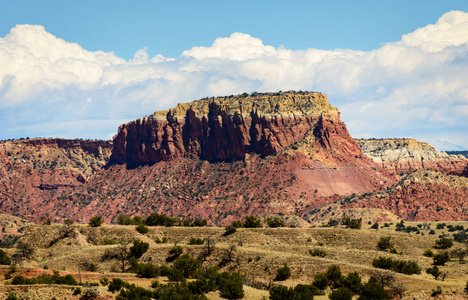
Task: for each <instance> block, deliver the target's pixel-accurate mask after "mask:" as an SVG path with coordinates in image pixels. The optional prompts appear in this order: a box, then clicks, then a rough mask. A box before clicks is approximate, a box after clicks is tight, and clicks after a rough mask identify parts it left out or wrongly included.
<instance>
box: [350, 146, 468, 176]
mask: <svg viewBox="0 0 468 300" xmlns="http://www.w3.org/2000/svg"><path fill="white" fill-rule="evenodd" d="M357 141H358V143H359V146H360V147H361V150H362V152H363V153H364V154H365V155H366V156H367V157H369V158H370V159H372V161H373V162H375V163H377V164H379V165H380V166H381V167H382V168H384V169H386V170H388V171H390V172H391V173H393V174H406V173H410V172H412V171H415V170H420V169H427V170H434V171H441V172H444V173H448V174H454V175H462V174H464V172H465V169H466V168H467V167H468V159H466V158H465V157H464V156H462V155H448V154H447V153H445V152H440V151H438V150H437V149H436V148H434V147H432V146H431V145H429V144H427V143H424V142H419V141H417V140H415V139H405V138H402V139H368V140H364V139H361V140H357Z"/></svg>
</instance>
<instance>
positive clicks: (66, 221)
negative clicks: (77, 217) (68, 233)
mask: <svg viewBox="0 0 468 300" xmlns="http://www.w3.org/2000/svg"><path fill="white" fill-rule="evenodd" d="M63 224H65V225H73V220H70V219H66V220H65V221H63Z"/></svg>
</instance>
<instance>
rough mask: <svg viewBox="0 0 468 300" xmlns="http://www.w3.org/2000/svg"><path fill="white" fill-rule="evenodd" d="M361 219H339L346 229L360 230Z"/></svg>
mask: <svg viewBox="0 0 468 300" xmlns="http://www.w3.org/2000/svg"><path fill="white" fill-rule="evenodd" d="M361 223H362V219H351V218H350V217H344V218H342V219H341V224H343V225H345V226H346V228H351V229H361Z"/></svg>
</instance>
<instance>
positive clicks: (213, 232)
mask: <svg viewBox="0 0 468 300" xmlns="http://www.w3.org/2000/svg"><path fill="white" fill-rule="evenodd" d="M395 224H396V223H392V224H387V225H385V226H384V224H383V223H380V226H379V229H378V230H375V229H369V227H370V225H365V226H364V228H363V229H361V230H352V229H346V228H343V227H336V228H307V229H306V228H255V229H254V228H240V229H238V230H237V232H236V233H234V234H232V235H229V236H224V235H223V234H224V231H225V230H224V228H207V227H204V228H203V227H202V228H186V227H150V230H149V232H148V233H147V234H144V235H143V234H140V233H138V232H136V230H135V226H115V225H112V226H109V225H103V226H101V227H98V228H92V227H88V226H85V225H74V227H73V234H71V235H70V236H68V237H64V238H59V239H58V240H57V237H58V236H60V233H59V232H60V230H61V228H62V227H63V226H64V225H59V224H55V225H51V226H44V225H36V226H32V227H30V228H29V229H28V230H27V231H25V232H24V236H23V237H22V239H21V241H23V242H25V243H29V244H31V245H33V246H34V247H35V249H36V253H35V254H34V256H33V257H32V258H31V259H29V260H26V261H24V262H23V263H22V265H21V268H19V269H18V270H17V271H16V272H15V276H16V275H23V276H26V277H33V276H38V275H40V274H44V273H50V274H51V273H52V270H57V271H59V272H60V274H61V275H66V274H71V275H72V276H74V277H75V278H76V279H77V280H78V279H80V278H81V280H82V281H83V282H92V283H98V282H99V281H100V280H101V279H103V278H104V277H106V278H108V279H112V278H122V279H123V280H126V281H129V282H131V283H135V284H136V285H138V286H142V287H145V288H148V289H149V288H150V285H151V282H152V281H153V280H154V279H153V278H139V277H137V276H136V275H135V274H133V273H121V271H119V269H120V265H119V260H116V259H103V257H106V255H105V254H106V253H109V251H112V249H114V250H115V249H118V247H119V245H120V244H119V243H120V241H121V240H122V239H123V238H125V237H129V238H132V239H133V238H137V239H140V240H142V241H144V242H147V243H149V249H148V251H147V252H146V253H145V254H144V255H143V256H142V257H141V258H140V259H139V260H140V261H141V262H148V263H151V264H153V265H156V266H161V265H166V266H169V267H170V266H172V265H173V263H172V262H170V261H167V258H168V257H169V250H170V249H171V248H172V247H173V246H174V244H177V245H180V246H181V247H182V249H183V253H188V254H189V255H190V256H193V257H195V258H197V257H198V258H200V257H201V256H202V253H203V252H204V251H205V250H206V245H188V244H189V240H190V239H191V238H192V237H197V238H201V239H206V238H211V239H212V240H214V241H215V247H214V250H213V252H212V254H211V255H209V256H207V257H206V258H205V260H203V262H202V265H203V266H205V267H208V266H218V267H219V271H220V272H222V271H231V272H239V273H241V274H243V276H245V280H244V289H245V291H246V294H247V295H248V296H246V298H244V299H259V300H260V299H262V298H263V297H264V296H266V297H268V291H267V290H265V289H267V288H268V287H269V286H270V287H271V286H275V285H285V286H295V285H297V284H310V283H311V282H312V280H313V278H314V276H315V275H316V274H318V273H321V272H325V271H326V270H327V268H328V267H329V266H331V265H338V266H339V267H340V269H341V272H342V274H343V275H346V274H348V273H350V272H358V273H359V275H360V276H362V280H363V281H367V280H368V278H369V277H370V276H375V275H376V274H378V273H379V271H380V272H382V271H383V270H382V269H377V268H375V267H373V266H372V261H373V259H375V258H378V257H380V256H383V257H389V258H392V259H397V260H407V261H415V262H417V264H418V265H419V266H420V267H421V268H422V270H423V271H422V272H421V274H413V275H405V274H401V273H396V272H392V273H391V274H392V275H393V276H394V278H395V281H394V282H393V283H392V284H393V285H402V286H403V287H404V289H403V299H414V298H416V299H430V294H431V293H432V290H436V289H437V286H440V287H441V289H442V293H443V296H444V297H445V298H444V299H463V288H464V285H465V283H466V279H467V278H466V274H465V273H466V270H465V268H464V267H463V266H464V262H463V261H458V260H457V259H452V260H451V261H449V262H448V263H447V264H446V265H445V266H441V267H440V269H441V270H442V271H443V272H445V273H447V275H446V277H445V279H444V280H443V281H442V280H440V279H439V280H435V279H434V277H433V276H431V275H430V274H427V273H426V272H425V271H424V270H425V269H426V268H429V267H431V265H432V262H433V259H432V258H431V257H426V256H423V253H424V251H425V250H428V249H432V250H433V251H434V252H436V253H437V252H438V250H436V249H434V248H433V247H434V245H435V240H436V239H437V237H438V235H440V234H442V232H443V231H446V230H447V228H445V229H436V225H437V224H436V223H429V224H427V223H426V224H425V225H424V226H423V227H422V225H423V224H422V223H405V225H406V226H413V227H415V228H421V229H420V232H418V233H415V232H413V233H406V232H401V231H400V232H396V231H395ZM450 224H452V223H449V225H450ZM417 225H419V226H417ZM453 225H454V226H455V225H459V226H462V225H464V226H465V227H466V226H467V223H466V222H463V223H460V222H458V223H453ZM430 230H434V234H432V235H431V234H429V232H430ZM458 232H459V231H456V232H454V233H458ZM163 237H165V238H167V239H168V242H167V243H156V242H155V240H161V239H162V238H163ZM381 237H390V238H391V240H392V241H393V243H394V247H395V249H396V251H397V252H398V254H392V253H389V252H388V251H382V250H379V249H378V248H377V242H378V241H379V239H380V238H381ZM113 243H115V244H113ZM233 246H234V247H233ZM463 247H464V245H462V244H459V243H457V242H455V243H454V246H453V247H452V248H451V249H450V250H453V249H458V248H461V249H463ZM315 249H319V250H321V251H324V253H325V256H324V257H320V256H312V255H311V254H310V252H309V251H310V250H315ZM5 250H6V251H7V252H8V253H10V254H11V253H13V251H14V249H5ZM230 250H232V251H231V259H230V260H227V261H226V257H228V253H229V252H230ZM223 258H224V261H223ZM285 263H287V265H288V266H289V267H290V268H291V277H290V278H289V279H287V280H285V281H275V280H274V279H275V276H276V270H277V269H278V268H280V267H282V266H283V265H284V264H285ZM90 264H94V266H95V268H96V270H95V271H94V272H90V271H85V270H83V269H82V270H81V271H80V269H79V268H83V267H80V266H89V265H90ZM7 271H8V267H6V266H4V267H0V274H5V273H6V272H7ZM156 279H157V280H158V281H159V282H161V283H163V284H167V283H169V282H168V279H167V277H164V276H160V277H157V278H156ZM0 283H3V284H4V283H5V279H3V276H1V277H0ZM92 288H94V289H96V290H97V291H98V292H99V293H100V295H101V297H108V298H105V299H114V297H115V296H116V294H112V293H110V292H108V291H107V287H106V286H102V285H101V284H98V286H97V287H92ZM7 289H9V290H15V291H16V292H17V293H18V295H23V296H27V297H31V296H33V295H35V296H33V297H38V298H43V297H44V295H49V296H48V297H52V296H56V297H57V299H65V298H67V299H78V298H79V296H73V295H72V293H73V291H72V287H70V286H60V285H58V286H50V285H49V286H44V285H42V286H41V285H36V286H34V285H33V286H28V288H27V289H24V286H11V285H10V286H6V285H5V286H3V285H0V291H3V292H5V291H6V290H7ZM387 290H390V289H389V288H387ZM325 292H326V293H327V294H328V293H330V289H326V291H325ZM41 295H42V296H41ZM207 296H208V299H222V298H220V297H219V292H210V293H208V294H207ZM314 299H328V297H327V296H317V297H315V298H314Z"/></svg>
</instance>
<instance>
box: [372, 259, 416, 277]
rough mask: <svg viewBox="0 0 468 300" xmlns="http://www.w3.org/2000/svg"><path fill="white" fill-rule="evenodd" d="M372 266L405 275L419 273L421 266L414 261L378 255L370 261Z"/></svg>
mask: <svg viewBox="0 0 468 300" xmlns="http://www.w3.org/2000/svg"><path fill="white" fill-rule="evenodd" d="M372 266H374V267H375V268H380V269H387V270H392V271H395V272H398V273H403V274H407V275H412V274H421V268H420V267H419V266H418V264H417V263H416V262H415V261H405V260H394V259H392V258H390V257H382V256H381V257H379V258H375V259H374V260H373V261H372Z"/></svg>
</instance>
